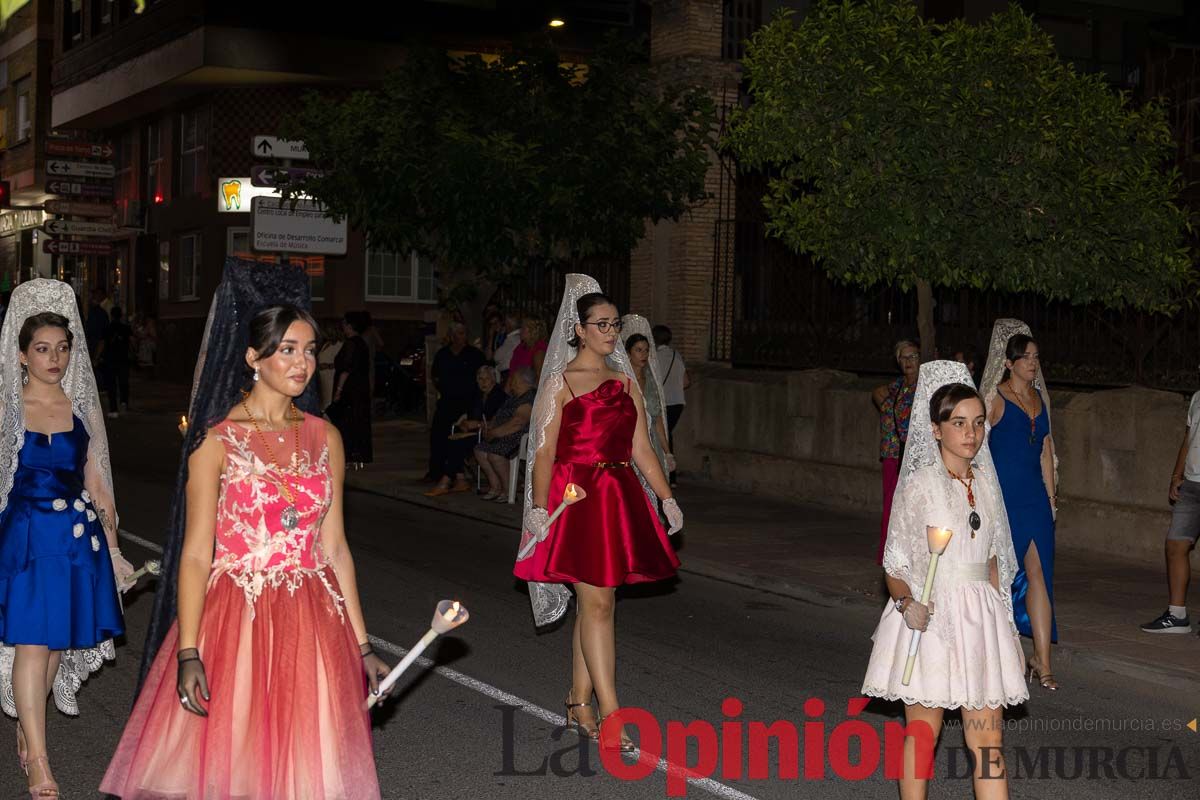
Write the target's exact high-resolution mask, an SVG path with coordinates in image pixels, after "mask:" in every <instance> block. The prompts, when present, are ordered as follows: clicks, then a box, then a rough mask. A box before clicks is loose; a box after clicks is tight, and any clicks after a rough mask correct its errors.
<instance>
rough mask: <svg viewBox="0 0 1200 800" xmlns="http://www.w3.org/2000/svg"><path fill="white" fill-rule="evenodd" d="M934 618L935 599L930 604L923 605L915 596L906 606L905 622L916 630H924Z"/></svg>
mask: <svg viewBox="0 0 1200 800" xmlns="http://www.w3.org/2000/svg"><path fill="white" fill-rule="evenodd" d="M931 619H933V601H932V600H930V601H929V605H928V606H924V605H921V603H920V602H918V601H917V600H916V599H915V598H913V599H911V602H909V604H908V605H906V606H905V607H904V624H905V625H907V626H908V627H910V628H912V629H913V630H914V631H923V630H925V629H926V628H928V627H929V621H930V620H931Z"/></svg>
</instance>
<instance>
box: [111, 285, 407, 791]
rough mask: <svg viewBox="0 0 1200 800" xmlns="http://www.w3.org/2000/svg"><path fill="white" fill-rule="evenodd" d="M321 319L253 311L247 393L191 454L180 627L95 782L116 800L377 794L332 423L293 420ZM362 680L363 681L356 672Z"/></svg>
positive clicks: (373, 677)
mask: <svg viewBox="0 0 1200 800" xmlns="http://www.w3.org/2000/svg"><path fill="white" fill-rule="evenodd" d="M316 330H317V328H316V324H315V323H314V321H313V319H312V317H311V316H309V314H308V313H307V312H305V311H302V310H300V309H299V308H296V307H294V306H273V307H269V308H266V309H264V310H262V311H261V312H259V313H258V314H257V315H256V316H255V317H254V318H253V320H252V321H251V323H250V327H249V348H248V350H247V351H246V364H247V365H248V367H249V370H248V373H249V372H252V380H253V383H252V386H253V388H252V389H251V390H250V391H249V392H248V393H247V394H246V395H244V397H243V400H242V401H241V402H240V403H237V404H236V405H235V406H234V407H233V408H232V409H230V411H229V414H228V417H227V418H226V419H225V420H224V421H222V422H220V423H219V424H217V425H216V426H215V427H214V428H212V429H211V430H210V431H209V432H208V436H207V437H206V438H205V439H204V442H203V444H201V445H200V446H199V447H198V448H197V449H196V450H195V451H194V452H193V453H192V455H191V456H190V458H189V460H188V470H189V471H188V475H189V477H188V481H187V527H186V534H185V538H184V542H183V550H182V556H181V561H180V568H179V581H178V602H179V612H178V621H177V624H176V625H174V626H172V627H171V628H170V630H169V632H168V634H167V637H166V639H165V641H164V642H163V646H162V647H161V649H160V650H159V652H158V657H157V658H156V659H155V660H154V662H153V666H152V667H151V669H150V672H149V674H148V676H147V678H146V680H145V683H144V684H143V686H142V691H141V694H140V696H139V697H138V700H137V703H136V705H135V707H134V710H133V714H132V716H131V717H130V719H129V722H128V724H127V725H126V728H125V733H124V735H123V736H122V737H121V742H120V744H119V746H118V747H117V752H116V755H115V756H114V757H113V760H112V763H111V764H110V765H109V768H108V772H107V774H106V775H105V777H104V782H103V783H102V784H101V790H102V791H104V792H107V793H109V794H113V795H117V796H119V797H123V798H156V799H157V798H195V800H201V799H202V798H210V797H237V798H262V799H263V800H266V799H267V798H283V797H294V798H310V799H314V800H322V799H323V800H334V799H335V798H336V799H338V800H354V799H357V798H377V797H379V785H378V780H377V778H376V774H375V762H374V757H373V755H372V749H371V736H370V721H369V718H368V716H367V712H366V710H365V708H364V700H365V698H366V691H367V689H366V687H367V683H368V681H369V683H370V686H371V690H372V691H376V687H377V685H378V680H379V679H380V678H381V677H383V676H384V675H386V672H387V668H386V665H385V664H384V663H383V662H382V661H381V660H380V659H379V658H378V657H377V656H376V655H375V654H374V652H373V651H372V649H371V646H370V643H369V640H368V638H367V631H366V626H365V624H364V622H363V615H362V610H361V608H360V606H359V600H358V591H357V589H356V587H355V579H354V562H353V560H352V559H351V556H350V551H349V549H348V547H347V544H346V534H345V530H344V527H343V519H342V478H343V475H344V470H345V463H346V460H345V455H344V452H343V449H342V442H341V437H340V436H339V435H338V433H337V430H336V429H335V428H333V427H332V426H331V425H329V424H328V423H327V422H325V421H324V420H322V419H320V418H318V417H314V416H310V415H307V414H302V413H300V412H298V411H297V410H296V407H295V405H294V403H293V398H296V397H298V396H299V395H300V394H301V393H302V392H303V391H304V389H305V387H306V386H307V385H308V382H309V380H311V378H312V376H313V375H314V374H315V373H316V368H317V364H316V347H317V342H316V338H317V337H316ZM364 673H365V674H364Z"/></svg>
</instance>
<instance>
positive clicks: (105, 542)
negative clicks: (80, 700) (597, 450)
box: [0, 280, 133, 797]
mask: <svg viewBox="0 0 1200 800" xmlns="http://www.w3.org/2000/svg"><path fill="white" fill-rule="evenodd" d="M0 392H2V394H0V426H2V428H0V642H2V643H3V647H2V648H0V700H2V701H3V707H4V710H5V712H6V713H8V714H9V715H10V716H16V717H17V720H18V721H17V757H18V759H19V762H20V766H21V768H22V770H24V771H25V772H26V774H27V777H28V784H29V791H30V794H31V795H32V796H33V797H57V796H58V785H57V784H56V783H55V781H54V776H53V774H52V773H51V770H50V762H49V759H48V756H47V745H46V698H47V696H48V695H49V693H50V692H51V690H53V692H54V696H55V702H56V704H57V705H58V707H59V708H60V710H62V711H64V712H65V713H68V714H76V713H78V708H77V706H76V705H75V697H74V695H75V691H76V689H77V688H78V687H79V685H80V682H81V681H82V680H84V679H85V678H86V677H87V676H88V674H89V673H90V672H92V671H94V670H96V669H98V668H99V666H100V665H101V664H102V663H103V662H104V660H106V659H112V658H113V657H114V651H113V644H112V641H111V640H112V637H114V636H118V635H120V634H121V633H122V632H123V631H124V623H123V620H122V615H121V606H120V602H119V600H118V598H117V585H118V583H120V584H121V585H122V586H124V585H125V584H126V583H127V582H128V581H129V578H130V576H131V575H132V573H133V568H132V567H131V566H130V564H129V562H127V561H126V560H125V559H124V558H122V557H121V552H120V550H119V549H118V548H117V516H116V511H115V508H114V506H113V492H112V471H111V468H110V465H109V460H108V442H107V437H106V436H105V432H104V423H103V417H102V413H101V407H100V402H99V396H98V394H97V392H96V379H95V376H94V375H93V374H92V370H91V364H90V363H89V360H88V355H87V345H86V344H85V343H84V337H83V327H82V325H81V324H80V322H79V314H78V310H77V307H76V302H75V295H74V293H73V292H72V291H71V288H70V287H69V286H67V285H66V284H63V283H60V282H59V281H51V280H35V281H29V282H27V283H23V284H21V285H19V286H18V287H17V288H16V289H15V290H14V291H13V294H12V300H11V304H10V305H9V309H8V313H7V314H6V316H5V320H4V326H3V329H2V330H0Z"/></svg>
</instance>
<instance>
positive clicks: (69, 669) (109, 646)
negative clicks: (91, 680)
mask: <svg viewBox="0 0 1200 800" xmlns="http://www.w3.org/2000/svg"><path fill="white" fill-rule="evenodd" d="M15 657H16V650H15V649H14V648H13V647H11V646H9V645H5V644H0V709H3V711H4V713H5V714H7V715H8V716H10V717H12V718H13V719H16V717H17V704H16V699H15V698H14V696H13V685H12V668H13V659H14V658H15ZM116 658H117V649H116V647H114V646H113V642H112V639H106V640H105V641H103V642H101V643H100V644H98V645H96V646H95V647H88V648H85V649H82V650H65V651H63V654H62V659H61V661H60V662H59V665H58V673H57V674H56V675H55V676H54V705H55V707H56V708H57V709H58V710H59V711H61V712H62V713H63V714H66V715H67V716H70V717H77V716H79V703H78V701H77V700H76V699H75V695H76V694H77V693H78V692H79V689H80V688H81V687H82V686H83V682H84V681H86V680H87V679H88V677H90V676H91V674H92V673H93V672H98V671H99V670H100V668H101V667H102V666H104V662H106V661H115V660H116Z"/></svg>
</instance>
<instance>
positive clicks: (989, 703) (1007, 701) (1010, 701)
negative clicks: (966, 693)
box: [860, 615, 1029, 711]
mask: <svg viewBox="0 0 1200 800" xmlns="http://www.w3.org/2000/svg"><path fill="white" fill-rule="evenodd" d="M935 616H936V615H935ZM860 693H861V694H863V695H865V696H867V697H878V698H880V699H881V700H888V701H891V702H895V701H897V700H899V701H900V702H902V703H904V704H906V705H910V706H924V707H925V708H944V709H947V710H951V711H953V710H954V709H957V708H965V709H967V710H968V711H982V710H983V709H985V708H1008V707H1009V706H1019V705H1021V704H1022V703H1024V702H1025V701H1027V700H1028V699H1029V693H1028V692H1023V693H1021V694H1017V695H1012V696H1011V697H1005V698H1003V699H988V700H983V701H981V702H979V703H970V702H965V701H964V702H961V703H959V702H948V703H931V702H929V701H928V700H921V699H920V698H917V697H909V696H907V695H903V694H897V693H895V692H889V691H888V690H887V689H880V688H879V687H877V686H863V687H862V689H861V691H860Z"/></svg>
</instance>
